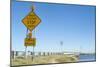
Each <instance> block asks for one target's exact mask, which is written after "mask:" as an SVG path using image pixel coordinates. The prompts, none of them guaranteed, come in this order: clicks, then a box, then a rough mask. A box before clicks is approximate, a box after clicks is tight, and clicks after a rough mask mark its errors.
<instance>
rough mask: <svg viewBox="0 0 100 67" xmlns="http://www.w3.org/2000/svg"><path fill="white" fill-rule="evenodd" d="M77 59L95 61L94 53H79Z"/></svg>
mask: <svg viewBox="0 0 100 67" xmlns="http://www.w3.org/2000/svg"><path fill="white" fill-rule="evenodd" d="M79 59H80V60H79V61H95V60H96V58H95V54H80V56H79Z"/></svg>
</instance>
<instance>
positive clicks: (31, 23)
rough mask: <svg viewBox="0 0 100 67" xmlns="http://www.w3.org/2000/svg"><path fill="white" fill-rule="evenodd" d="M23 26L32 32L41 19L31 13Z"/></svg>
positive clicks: (24, 20)
mask: <svg viewBox="0 0 100 67" xmlns="http://www.w3.org/2000/svg"><path fill="white" fill-rule="evenodd" d="M22 22H23V24H24V25H25V26H26V27H27V28H28V29H29V30H30V31H32V30H33V29H35V27H36V26H37V25H38V24H39V23H40V22H41V19H40V18H39V17H38V16H37V15H36V14H35V13H34V12H32V11H31V12H30V13H29V14H28V15H27V16H26V17H25V18H24V19H23V20H22Z"/></svg>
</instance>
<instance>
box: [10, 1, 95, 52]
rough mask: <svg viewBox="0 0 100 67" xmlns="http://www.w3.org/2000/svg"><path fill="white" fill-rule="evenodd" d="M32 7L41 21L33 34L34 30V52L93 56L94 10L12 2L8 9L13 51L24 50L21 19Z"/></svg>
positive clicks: (24, 35)
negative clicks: (62, 52) (89, 54)
mask: <svg viewBox="0 0 100 67" xmlns="http://www.w3.org/2000/svg"><path fill="white" fill-rule="evenodd" d="M32 5H34V8H35V9H34V12H35V13H36V14H37V15H38V16H39V17H40V18H41V23H40V24H39V25H38V26H37V27H36V29H35V33H34V30H33V36H35V37H36V40H37V42H36V43H37V44H36V47H35V51H81V52H95V6H82V5H71V4H66V5H65V4H49V3H38V2H34V3H31V2H18V1H17V2H16V1H13V2H12V6H11V11H12V13H11V16H12V20H11V21H12V50H21V51H23V50H24V49H25V47H24V38H25V37H26V27H25V25H24V24H23V23H22V19H23V18H24V17H25V16H26V15H27V14H28V13H29V12H30V11H31V9H30V7H31V6H32ZM60 41H63V46H62V47H61V45H60ZM28 50H32V47H28Z"/></svg>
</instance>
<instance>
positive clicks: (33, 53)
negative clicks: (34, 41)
mask: <svg viewBox="0 0 100 67" xmlns="http://www.w3.org/2000/svg"><path fill="white" fill-rule="evenodd" d="M32 60H34V46H33V56H32Z"/></svg>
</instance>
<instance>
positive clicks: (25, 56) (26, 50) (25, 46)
mask: <svg viewBox="0 0 100 67" xmlns="http://www.w3.org/2000/svg"><path fill="white" fill-rule="evenodd" d="M26 52H27V46H25V59H26V58H27V55H26Z"/></svg>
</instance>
